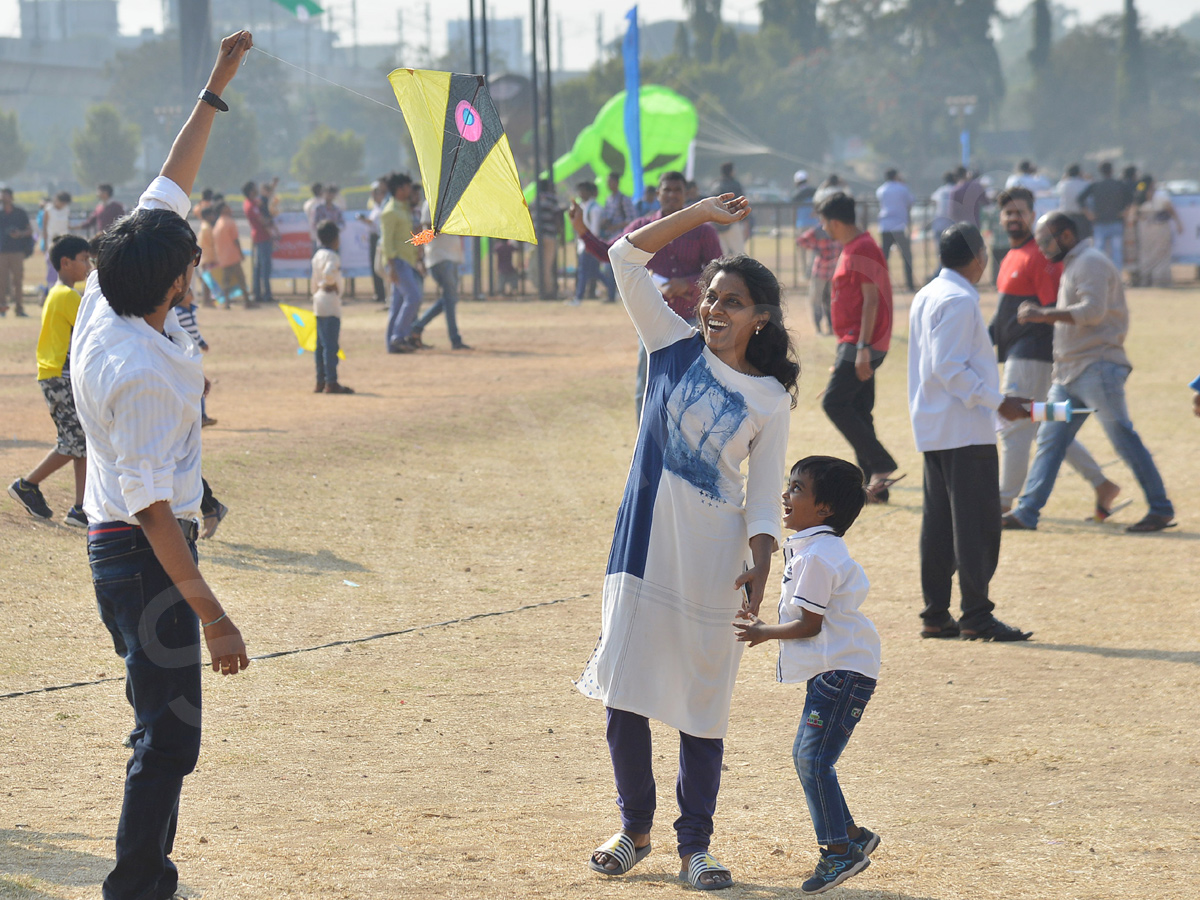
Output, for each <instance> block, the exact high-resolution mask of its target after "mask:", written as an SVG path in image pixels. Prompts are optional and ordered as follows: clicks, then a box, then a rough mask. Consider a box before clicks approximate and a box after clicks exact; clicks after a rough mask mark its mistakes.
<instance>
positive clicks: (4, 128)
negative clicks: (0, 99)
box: [0, 110, 29, 179]
mask: <svg viewBox="0 0 1200 900" xmlns="http://www.w3.org/2000/svg"><path fill="white" fill-rule="evenodd" d="M28 158H29V148H28V147H27V146H25V144H24V142H23V141H22V140H21V131H20V129H19V128H17V114H16V113H15V112H11V113H6V112H4V110H0V179H7V178H12V177H13V176H14V175H16V174H17V173H18V172H20V171H21V170H22V169H23V168H25V160H27V159H28Z"/></svg>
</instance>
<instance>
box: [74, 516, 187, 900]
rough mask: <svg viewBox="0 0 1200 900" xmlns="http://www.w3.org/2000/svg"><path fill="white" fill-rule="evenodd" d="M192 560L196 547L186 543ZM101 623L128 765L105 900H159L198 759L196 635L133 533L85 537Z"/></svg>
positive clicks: (121, 529) (171, 881)
mask: <svg viewBox="0 0 1200 900" xmlns="http://www.w3.org/2000/svg"><path fill="white" fill-rule="evenodd" d="M189 548H190V549H191V551H192V557H193V558H195V556H196V545H195V543H194V542H193V541H189ZM88 560H89V562H90V563H91V569H92V582H93V586H94V588H95V591H96V604H97V606H98V607H99V610H100V618H101V620H102V621H103V622H104V625H105V627H106V628H107V629H108V631H109V633H110V634H111V635H112V639H113V647H114V648H115V649H116V651H117V653H118V655H120V656H123V657H124V658H125V679H126V681H125V695H126V697H128V699H129V703H130V705H131V706H132V707H133V712H134V719H135V727H134V730H133V733H132V734H131V735H130V737H131V738H132V740H133V755H132V756H131V757H130V759H129V762H128V764H127V765H126V769H125V799H124V802H123V804H122V806H121V819H120V822H119V824H118V825H117V841H116V865H115V866H114V868H113V870H112V872H111V873H109V875H108V877H107V878H106V879H105V881H104V887H103V896H104V900H164V898H168V897H171V896H172V895H173V894H174V893H175V889H176V887H177V885H178V881H179V874H178V872H177V871H176V869H175V863H174V862H172V861H171V858H170V856H171V850H172V848H173V846H174V843H175V827H176V824H177V822H178V818H179V792H180V790H181V788H182V787H183V778H184V776H185V775H187V774H189V773H190V772H191V771H192V770H193V769H194V768H195V766H196V760H197V758H198V757H199V754H200V626H199V620H198V619H197V618H196V614H195V613H193V612H192V610H191V607H189V606H188V605H187V602H186V601H185V600H184V599H183V597H182V595H181V594H180V593H179V591H178V590H177V589H176V587H175V585H174V584H173V583H172V581H171V579H170V578H169V577H168V576H167V573H166V572H164V571H163V568H162V566H161V565H160V564H159V562H158V558H157V557H156V556H155V555H154V550H153V549H151V547H150V541H149V540H148V539H147V538H146V535H145V533H144V532H143V531H142V530H141V529H140V528H134V527H132V526H129V525H126V524H124V523H122V522H106V523H100V524H94V525H92V526H91V527H90V528H89V529H88Z"/></svg>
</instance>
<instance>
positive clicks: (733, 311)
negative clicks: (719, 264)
mask: <svg viewBox="0 0 1200 900" xmlns="http://www.w3.org/2000/svg"><path fill="white" fill-rule="evenodd" d="M767 318H768V315H767V313H765V312H756V311H755V307H754V301H753V300H752V299H751V297H750V290H749V288H747V287H746V282H745V281H744V280H743V279H742V276H741V275H739V274H737V273H736V272H718V273H717V274H716V275H714V276H713V280H712V281H711V282H709V285H708V290H706V291H705V292H704V296H703V297H702V298H701V300H700V327H701V330H702V331H703V334H704V343H705V344H707V345H708V349H710V350H711V351H712V352H713V353H716V354H717V355H718V356H722V357H724V356H725V355H726V354H729V355H730V356H731V357H732V358H733V359H736V360H737V361H738V362H739V363H741V362H744V361H745V359H746V346H747V345H748V344H749V343H750V338H751V336H752V335H753V334H754V329H755V328H757V327H758V326H759V324H760V323H762V322H765V321H766V320H767ZM725 361H726V362H729V360H728V359H726V360H725Z"/></svg>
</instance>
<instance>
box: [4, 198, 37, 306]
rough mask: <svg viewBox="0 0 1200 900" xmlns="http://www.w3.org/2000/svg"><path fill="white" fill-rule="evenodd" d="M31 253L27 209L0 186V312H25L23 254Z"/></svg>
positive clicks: (31, 227)
mask: <svg viewBox="0 0 1200 900" xmlns="http://www.w3.org/2000/svg"><path fill="white" fill-rule="evenodd" d="M32 253H33V226H32V225H30V223H29V213H27V212H25V210H23V209H22V208H21V207H19V206H17V205H16V203H14V202H13V192H12V188H10V187H8V186H7V185H5V186H3V187H0V316H3V315H5V314H6V313H7V312H8V307H9V305H11V306H12V308H13V315H14V316H25V315H27V314H26V312H25V300H24V292H25V258H26V257H28V256H29V255H31V254H32Z"/></svg>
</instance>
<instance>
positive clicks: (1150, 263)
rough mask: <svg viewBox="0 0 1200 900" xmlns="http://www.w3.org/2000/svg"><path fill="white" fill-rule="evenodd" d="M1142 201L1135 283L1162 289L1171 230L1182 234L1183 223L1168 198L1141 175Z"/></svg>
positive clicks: (1168, 272)
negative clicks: (1136, 281)
mask: <svg viewBox="0 0 1200 900" xmlns="http://www.w3.org/2000/svg"><path fill="white" fill-rule="evenodd" d="M1144 179H1145V190H1144V191H1143V193H1144V196H1145V198H1146V199H1145V201H1144V202H1142V203H1141V204H1139V206H1138V230H1137V236H1138V284H1140V285H1141V286H1142V287H1166V286H1167V285H1169V284H1170V283H1171V243H1172V239H1173V237H1174V235H1173V233H1172V223H1174V226H1175V230H1178V231H1179V232H1180V233H1182V232H1183V221H1182V220H1181V219H1180V218H1179V213H1178V212H1176V211H1175V206H1174V205H1173V204H1172V203H1171V195H1170V194H1168V193H1167V192H1166V191H1164V190H1163V189H1162V188H1160V187H1159V186H1158V185H1157V184H1155V183H1154V179H1153V178H1151V177H1150V176H1149V175H1146V176H1144Z"/></svg>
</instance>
